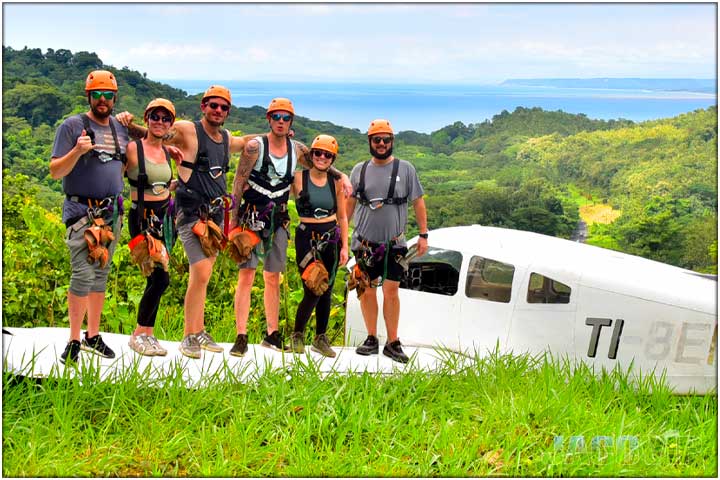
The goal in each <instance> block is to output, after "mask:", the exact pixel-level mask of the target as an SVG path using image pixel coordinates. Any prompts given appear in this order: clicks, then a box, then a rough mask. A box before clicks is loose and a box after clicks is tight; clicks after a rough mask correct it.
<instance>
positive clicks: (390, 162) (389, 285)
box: [347, 119, 428, 363]
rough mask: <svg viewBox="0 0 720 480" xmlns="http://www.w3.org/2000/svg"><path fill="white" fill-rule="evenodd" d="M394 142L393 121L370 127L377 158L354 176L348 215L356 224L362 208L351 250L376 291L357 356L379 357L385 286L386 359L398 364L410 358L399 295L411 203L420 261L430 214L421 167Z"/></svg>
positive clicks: (365, 304) (368, 298)
mask: <svg viewBox="0 0 720 480" xmlns="http://www.w3.org/2000/svg"><path fill="white" fill-rule="evenodd" d="M394 140H395V137H394V133H393V129H392V127H391V125H390V122H389V121H387V120H383V119H377V120H373V121H372V122H370V126H369V127H368V144H369V147H370V154H371V155H372V158H371V159H370V160H367V161H365V162H361V163H358V164H357V165H355V167H353V170H352V172H351V173H350V181H351V182H352V185H353V191H354V193H353V196H352V197H350V198H348V201H347V216H348V221H349V220H350V219H352V218H353V213H355V207H356V206H357V215H356V216H355V230H354V232H353V235H352V242H351V245H350V248H351V250H352V251H353V253H354V255H355V261H356V265H357V267H359V269H360V271H361V273H362V275H365V276H366V277H365V278H366V279H367V280H368V281H369V287H370V288H366V289H365V290H364V291H363V292H362V293H361V294H360V308H361V310H362V313H363V320H364V321H365V327H366V328H367V331H368V337H367V339H365V342H363V344H362V345H360V346H359V347H358V348H357V349H356V352H357V353H358V354H359V355H371V354H377V353H378V352H379V342H378V338H377V318H378V301H377V287H379V286H382V292H383V317H384V318H385V327H386V330H387V343H386V344H385V348H384V349H383V355H385V356H387V357H389V358H391V359H393V360H394V361H396V362H401V363H407V362H408V360H409V359H408V357H407V355H405V353H404V352H403V350H402V345H401V343H400V339H399V337H398V324H399V322H400V297H399V295H398V294H399V288H400V280H401V279H402V277H403V275H404V274H405V270H404V268H403V266H402V264H401V263H400V260H402V259H403V257H404V256H405V255H406V253H407V243H406V241H405V229H406V228H407V221H408V206H407V203H408V202H409V203H412V206H413V209H414V211H415V220H416V222H417V225H418V228H419V230H420V238H419V240H418V245H417V247H418V248H417V255H418V256H422V255H423V254H425V252H427V248H428V243H427V239H428V233H427V212H426V210H425V200H424V199H423V194H424V192H423V188H422V185H420V180H419V179H418V176H417V172H416V171H415V168H414V167H413V166H412V164H410V163H409V162H406V161H405V160H400V159H398V158H396V157H394V156H393V154H392V153H393V142H394ZM354 274H355V273H353V275H354ZM358 292H360V290H358Z"/></svg>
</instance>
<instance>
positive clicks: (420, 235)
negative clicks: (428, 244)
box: [418, 232, 428, 240]
mask: <svg viewBox="0 0 720 480" xmlns="http://www.w3.org/2000/svg"><path fill="white" fill-rule="evenodd" d="M418 237H420V238H424V239H425V240H427V239H428V234H427V232H425V233H418Z"/></svg>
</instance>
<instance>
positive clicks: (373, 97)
mask: <svg viewBox="0 0 720 480" xmlns="http://www.w3.org/2000/svg"><path fill="white" fill-rule="evenodd" d="M571 80H572V82H570V81H571ZM605 80H611V81H608V82H605V83H603V82H604V81H605ZM640 80H642V82H640ZM159 81H161V82H163V83H167V84H169V85H171V86H173V87H175V88H179V89H182V90H184V91H186V92H188V93H189V94H190V95H194V94H197V93H202V92H203V91H205V89H206V88H207V86H208V85H210V84H212V83H219V84H221V85H225V86H226V87H228V88H229V89H230V91H231V92H232V95H233V104H235V105H236V106H239V107H252V106H255V105H259V106H266V105H267V104H268V102H269V101H270V99H272V98H273V97H278V96H283V97H288V98H290V99H292V100H293V103H294V104H295V109H296V111H297V112H298V114H299V115H302V116H304V117H307V118H310V119H312V120H325V121H329V122H332V123H334V124H336V125H342V126H345V127H349V128H356V129H358V130H360V131H364V130H366V129H367V125H368V123H369V122H370V121H371V120H372V119H374V118H388V119H390V120H391V122H392V123H393V125H394V127H395V128H396V129H397V130H398V131H407V130H413V131H416V132H421V133H431V132H434V131H437V130H439V129H441V128H443V127H445V126H447V125H452V124H454V123H455V122H462V123H464V124H466V125H469V124H477V123H482V122H484V121H486V120H490V119H492V117H493V116H495V115H498V114H500V113H502V112H503V111H504V110H505V111H508V112H512V111H513V110H515V109H516V108H517V107H525V108H534V107H539V108H542V109H544V110H548V111H556V110H562V111H564V112H567V113H573V114H584V115H586V116H587V117H589V118H594V119H600V120H613V119H626V120H632V121H636V122H641V121H645V120H657V119H661V118H670V117H674V116H676V115H679V114H681V113H686V112H691V111H693V110H696V109H699V108H708V107H710V106H712V105H717V96H716V95H715V94H714V90H713V91H712V92H705V91H700V90H702V89H707V87H708V82H711V83H712V85H713V89H714V80H713V81H710V80H692V79H689V80H684V81H682V80H679V79H678V80H664V79H649V80H648V79H544V80H542V79H530V80H523V79H513V80H506V81H505V82H502V83H500V84H498V83H496V84H485V85H467V84H455V85H451V84H404V85H398V84H380V83H358V82H333V83H318V82H277V81H273V82H260V81H240V80H224V81H223V80H219V79H215V80H213V81H210V80H187V79H183V80H172V79H171V80H162V79H159ZM568 82H570V83H568ZM524 83H527V84H524ZM631 84H632V88H629V87H630V86H631ZM598 85H602V87H600V86H598ZM608 85H610V86H608ZM621 87H624V88H621ZM668 88H673V89H672V90H668ZM675 88H679V89H682V90H675ZM687 89H691V91H688V90H687Z"/></svg>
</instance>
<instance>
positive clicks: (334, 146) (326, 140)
mask: <svg viewBox="0 0 720 480" xmlns="http://www.w3.org/2000/svg"><path fill="white" fill-rule="evenodd" d="M310 148H312V149H318V150H325V151H328V152H330V153H332V154H333V155H337V153H338V142H337V140H335V137H333V136H331V135H318V136H317V137H315V140H313V142H312V146H311V147H310Z"/></svg>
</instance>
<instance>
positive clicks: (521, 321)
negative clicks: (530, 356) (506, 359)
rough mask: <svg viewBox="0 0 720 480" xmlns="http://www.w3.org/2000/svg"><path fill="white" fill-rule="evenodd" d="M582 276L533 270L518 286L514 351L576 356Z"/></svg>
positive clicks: (511, 340)
mask: <svg viewBox="0 0 720 480" xmlns="http://www.w3.org/2000/svg"><path fill="white" fill-rule="evenodd" d="M578 279H579V278H578V275H577V274H575V273H573V272H570V271H566V270H563V271H548V270H547V268H540V267H537V268H536V267H530V268H529V269H528V271H527V272H526V274H525V275H524V278H523V279H522V282H521V283H520V285H519V286H518V299H517V301H516V302H515V309H514V311H513V317H512V322H511V326H510V335H509V344H510V346H511V348H512V349H513V351H514V352H516V353H521V352H526V351H530V352H539V351H542V350H548V351H551V352H552V353H553V354H570V355H572V354H573V353H574V348H575V347H574V345H575V311H576V310H577V297H578V294H579V291H578V283H577V282H578Z"/></svg>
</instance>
